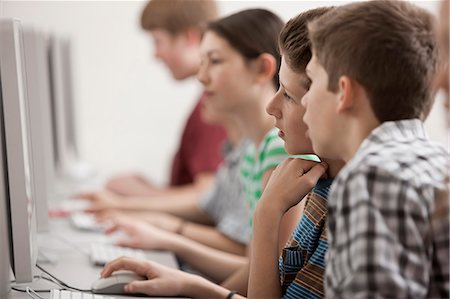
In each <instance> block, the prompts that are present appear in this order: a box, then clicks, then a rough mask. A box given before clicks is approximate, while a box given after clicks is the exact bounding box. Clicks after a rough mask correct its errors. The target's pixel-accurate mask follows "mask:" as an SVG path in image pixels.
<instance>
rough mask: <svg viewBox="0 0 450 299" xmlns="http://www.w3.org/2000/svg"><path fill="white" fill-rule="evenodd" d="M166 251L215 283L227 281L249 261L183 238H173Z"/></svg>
mask: <svg viewBox="0 0 450 299" xmlns="http://www.w3.org/2000/svg"><path fill="white" fill-rule="evenodd" d="M165 249H166V250H169V251H172V252H174V253H175V254H176V255H177V256H178V257H179V258H180V259H181V260H182V261H184V262H185V263H187V264H189V265H190V266H192V267H194V268H195V269H197V270H199V271H200V272H202V273H204V274H205V275H207V276H209V277H211V278H212V279H214V280H215V281H223V280H225V279H226V278H227V277H228V276H230V275H231V274H232V273H233V272H235V271H236V270H237V269H239V267H241V266H242V265H244V264H245V263H246V261H247V258H246V257H243V256H238V255H234V254H230V253H226V252H223V251H220V250H217V249H213V248H210V247H207V246H205V245H203V244H200V243H198V242H195V241H192V240H189V239H187V238H185V237H182V236H175V237H174V238H172V240H171V241H170V242H169V243H168V244H166V246H165Z"/></svg>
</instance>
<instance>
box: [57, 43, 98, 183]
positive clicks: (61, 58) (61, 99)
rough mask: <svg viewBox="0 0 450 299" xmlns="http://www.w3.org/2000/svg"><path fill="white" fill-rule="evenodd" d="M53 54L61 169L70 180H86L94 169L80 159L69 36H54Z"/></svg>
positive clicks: (58, 156) (61, 172)
mask: <svg viewBox="0 0 450 299" xmlns="http://www.w3.org/2000/svg"><path fill="white" fill-rule="evenodd" d="M49 54H50V74H51V76H50V78H51V87H52V89H51V90H52V108H53V109H52V111H53V128H54V132H53V133H54V145H55V146H54V152H55V163H56V168H57V172H58V173H59V175H61V176H63V177H66V178H69V179H75V180H82V179H85V178H87V177H89V176H91V175H92V169H91V168H90V167H89V166H88V165H87V164H85V163H83V162H82V161H81V160H80V156H79V151H78V143H77V140H76V122H75V119H76V117H75V103H74V90H73V80H72V79H73V78H72V72H73V69H72V59H71V45H70V41H69V39H68V38H63V37H60V36H56V35H54V36H51V38H50V53H49Z"/></svg>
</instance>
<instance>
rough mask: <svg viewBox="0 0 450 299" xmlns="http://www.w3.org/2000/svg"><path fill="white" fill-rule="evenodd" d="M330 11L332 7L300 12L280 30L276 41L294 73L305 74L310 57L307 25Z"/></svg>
mask: <svg viewBox="0 0 450 299" xmlns="http://www.w3.org/2000/svg"><path fill="white" fill-rule="evenodd" d="M331 9H333V7H319V8H315V9H310V10H307V11H305V12H302V13H301V14H299V15H298V16H296V17H294V18H292V19H290V20H289V21H288V22H287V23H286V25H284V27H283V29H282V30H281V33H280V37H279V40H278V46H279V48H280V52H281V55H282V56H283V58H284V61H285V62H286V63H287V64H288V65H289V67H290V68H291V69H292V70H293V71H295V72H296V73H305V70H306V66H307V65H308V62H309V61H310V60H311V57H312V51H311V41H310V40H309V37H308V27H307V23H308V22H309V21H312V20H313V19H315V18H317V17H320V16H321V15H323V14H325V13H327V12H328V11H330V10H331Z"/></svg>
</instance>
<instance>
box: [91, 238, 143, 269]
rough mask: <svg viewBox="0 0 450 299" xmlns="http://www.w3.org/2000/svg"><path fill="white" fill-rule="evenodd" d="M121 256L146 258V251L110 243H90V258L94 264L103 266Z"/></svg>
mask: <svg viewBox="0 0 450 299" xmlns="http://www.w3.org/2000/svg"><path fill="white" fill-rule="evenodd" d="M121 256H128V257H134V258H137V259H146V256H147V255H146V253H145V251H144V250H141V249H134V248H128V247H120V246H116V245H111V244H102V243H94V244H92V245H91V251H90V258H91V262H92V263H93V264H94V265H95V266H104V265H105V264H106V263H108V262H110V261H112V260H114V259H116V258H119V257H121Z"/></svg>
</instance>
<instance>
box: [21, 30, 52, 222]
mask: <svg viewBox="0 0 450 299" xmlns="http://www.w3.org/2000/svg"><path fill="white" fill-rule="evenodd" d="M23 45H24V53H25V62H26V73H25V74H26V76H25V78H26V82H27V89H28V107H29V110H28V113H29V122H30V125H29V128H30V132H29V133H30V136H31V157H32V158H33V159H32V162H33V163H32V169H33V170H34V173H33V179H34V188H35V193H34V194H35V202H36V218H37V225H38V226H37V229H38V231H47V230H48V200H49V199H50V197H51V196H52V194H53V186H54V182H53V176H54V161H53V159H54V157H53V138H52V127H51V117H50V115H51V112H50V109H51V107H50V86H49V78H48V77H49V70H48V55H47V51H48V44H47V40H46V38H45V35H44V34H43V33H42V32H39V31H38V30H36V29H34V28H32V27H23Z"/></svg>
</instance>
